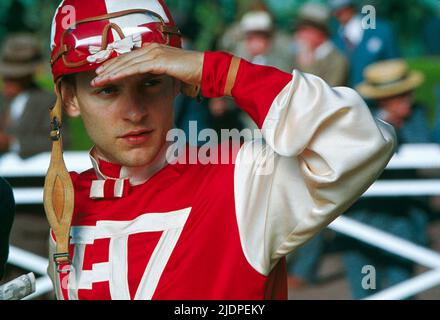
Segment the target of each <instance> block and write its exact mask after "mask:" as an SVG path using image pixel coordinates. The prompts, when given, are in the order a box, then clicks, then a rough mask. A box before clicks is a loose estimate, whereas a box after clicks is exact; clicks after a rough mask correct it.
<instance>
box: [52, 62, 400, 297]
mask: <svg viewBox="0 0 440 320" xmlns="http://www.w3.org/2000/svg"><path fill="white" fill-rule="evenodd" d="M230 62H231V56H230V55H228V54H224V53H206V54H205V61H204V66H203V80H202V92H203V95H204V96H206V97H219V96H222V95H223V92H224V88H225V84H226V78H227V73H228V70H229V65H230ZM232 94H233V97H234V98H235V101H236V102H237V104H238V105H239V106H240V107H241V108H242V109H243V110H244V111H246V112H247V113H248V114H249V115H250V116H251V117H252V118H253V119H254V120H255V122H256V123H257V125H258V126H259V127H260V129H261V131H262V133H263V137H264V139H261V140H252V141H248V142H245V143H244V144H243V145H241V146H238V147H237V148H222V147H219V148H218V149H217V152H216V153H215V152H214V154H211V155H210V158H211V159H212V158H213V157H214V158H215V157H216V156H218V157H219V159H220V158H221V156H222V155H225V154H226V155H227V156H228V157H230V161H228V162H227V163H221V164H214V163H208V164H206V163H201V162H200V161H198V162H196V163H182V162H177V163H169V161H166V159H165V157H164V156H161V157H159V158H158V159H157V161H156V163H155V164H154V165H152V166H149V167H148V168H127V167H122V166H120V165H118V164H112V163H108V162H105V161H103V160H101V159H98V158H94V157H93V156H92V157H91V159H92V163H93V169H90V170H89V171H86V172H83V173H81V174H77V173H72V179H73V183H74V186H75V211H74V218H73V221H72V228H71V245H70V254H71V257H72V258H73V263H72V270H71V272H70V273H69V274H57V273H56V272H55V271H54V266H53V264H51V265H50V268H49V273H50V275H51V277H52V280H53V282H54V286H55V291H56V294H57V297H58V298H59V299H141V300H142V299H286V298H287V283H286V276H287V274H286V267H285V256H286V255H287V254H289V253H291V252H292V251H294V250H295V249H297V248H298V247H299V246H300V245H302V244H303V243H305V242H306V241H307V240H309V239H310V238H311V237H313V235H315V234H316V233H317V232H319V231H320V230H321V229H323V228H325V227H326V226H327V225H328V224H329V223H331V222H332V221H333V220H334V219H335V218H336V217H338V215H340V214H341V213H342V212H343V211H344V210H346V209H347V208H348V207H349V206H350V205H351V204H352V203H353V202H354V201H355V200H356V199H358V198H359V197H360V195H361V194H362V193H363V192H365V191H366V189H367V188H368V187H369V186H370V185H371V184H372V183H373V182H374V181H375V179H376V178H377V177H378V175H379V174H380V173H381V171H382V170H383V169H384V167H385V166H386V164H387V162H388V161H389V159H390V158H391V156H392V153H393V149H394V141H395V139H394V136H393V131H392V129H391V127H390V126H389V125H387V124H385V123H383V122H377V121H375V120H374V119H373V117H372V115H371V113H370V112H369V110H368V107H367V106H366V104H365V103H364V101H363V100H362V99H361V98H360V96H359V95H358V94H357V93H356V92H355V91H354V90H352V89H349V88H342V87H341V88H331V87H329V86H328V85H327V84H326V83H325V82H324V81H322V80H321V79H319V78H317V77H315V76H313V75H309V74H302V73H300V72H298V71H294V73H293V75H292V74H287V73H284V72H281V71H279V70H276V69H274V68H270V67H264V66H258V65H254V64H251V63H249V62H246V61H242V62H241V63H240V67H239V70H238V74H237V79H236V83H235V86H234V88H233V90H232ZM198 151H200V150H198ZM220 162H221V161H220ZM50 247H51V253H53V251H54V250H55V240H54V239H53V237H51V245H50ZM50 260H51V259H50Z"/></svg>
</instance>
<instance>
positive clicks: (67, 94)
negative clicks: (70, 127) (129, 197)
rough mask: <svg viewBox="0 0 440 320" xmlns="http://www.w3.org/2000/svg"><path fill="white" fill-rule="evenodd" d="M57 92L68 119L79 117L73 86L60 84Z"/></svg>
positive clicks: (64, 83)
mask: <svg viewBox="0 0 440 320" xmlns="http://www.w3.org/2000/svg"><path fill="white" fill-rule="evenodd" d="M59 88H60V89H59V91H60V94H61V99H62V100H63V109H64V111H65V112H66V113H67V115H68V116H69V117H72V118H77V117H79V116H80V115H81V112H80V109H79V104H78V99H77V97H76V90H75V87H74V85H73V84H71V83H66V82H63V81H62V82H61V84H60V87H59Z"/></svg>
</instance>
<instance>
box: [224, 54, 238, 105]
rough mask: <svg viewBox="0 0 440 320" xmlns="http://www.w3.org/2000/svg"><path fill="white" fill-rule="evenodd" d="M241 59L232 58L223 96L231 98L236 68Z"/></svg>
mask: <svg viewBox="0 0 440 320" xmlns="http://www.w3.org/2000/svg"><path fill="white" fill-rule="evenodd" d="M240 62H241V59H240V58H238V57H235V56H234V57H232V61H231V65H230V66H229V71H228V76H227V78H226V85H225V96H229V97H232V89H233V88H234V85H235V80H236V78H237V73H238V68H239V67H240Z"/></svg>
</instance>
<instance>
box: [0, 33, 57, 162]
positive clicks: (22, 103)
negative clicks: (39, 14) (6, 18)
mask: <svg viewBox="0 0 440 320" xmlns="http://www.w3.org/2000/svg"><path fill="white" fill-rule="evenodd" d="M41 59H42V55H41V51H40V48H39V44H38V40H37V39H36V38H35V37H34V36H33V35H31V34H24V33H20V34H14V35H12V36H10V37H9V38H8V39H7V40H6V42H5V45H4V48H3V52H2V54H1V57H0V76H1V78H2V80H3V92H2V94H1V95H0V119H1V120H0V154H2V153H6V152H16V153H18V154H19V155H20V156H21V157H22V158H27V157H30V156H32V155H35V154H37V153H40V152H43V151H49V150H50V147H51V143H50V140H49V132H50V124H49V120H48V119H49V107H51V106H53V105H54V104H55V97H54V95H53V94H50V93H47V92H45V91H43V90H42V89H41V88H39V87H38V85H37V84H36V82H35V73H36V70H37V68H38V67H39V66H40V65H41ZM64 136H65V137H66V135H64Z"/></svg>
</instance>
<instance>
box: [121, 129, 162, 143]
mask: <svg viewBox="0 0 440 320" xmlns="http://www.w3.org/2000/svg"><path fill="white" fill-rule="evenodd" d="M153 131H154V130H147V129H144V130H136V131H131V132H129V133H127V134H125V135H123V136H121V137H120V138H121V139H123V140H124V141H125V142H127V143H128V144H132V145H138V144H142V143H144V142H146V141H147V140H148V139H149V138H150V136H151V133H152V132H153Z"/></svg>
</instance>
